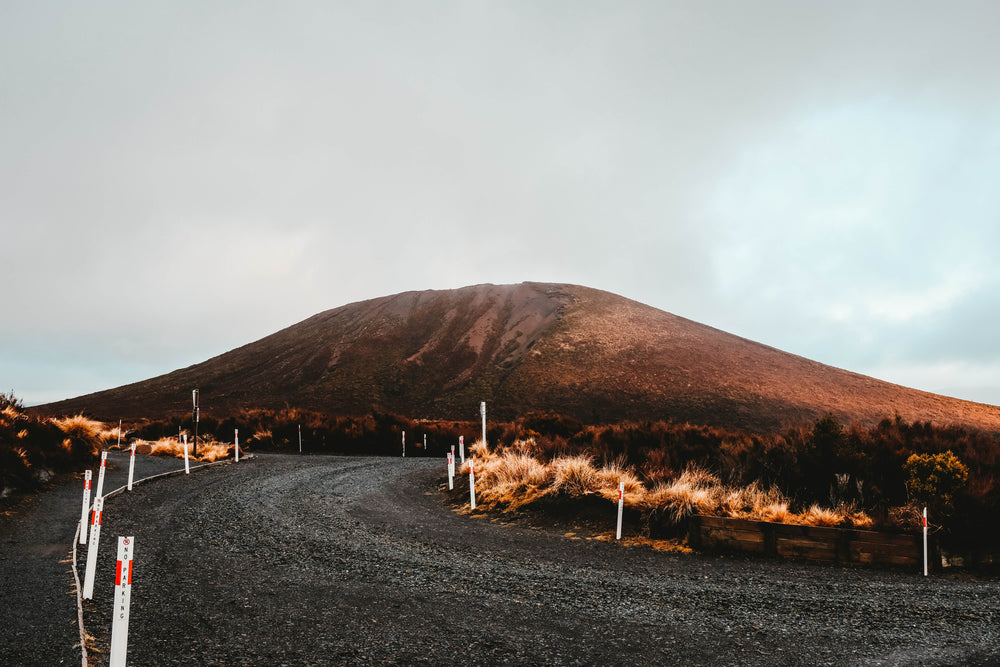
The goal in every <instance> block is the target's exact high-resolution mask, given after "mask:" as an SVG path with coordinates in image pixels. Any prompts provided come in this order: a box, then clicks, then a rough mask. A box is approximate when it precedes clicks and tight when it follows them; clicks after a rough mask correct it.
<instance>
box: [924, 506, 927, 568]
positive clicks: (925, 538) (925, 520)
mask: <svg viewBox="0 0 1000 667" xmlns="http://www.w3.org/2000/svg"><path fill="white" fill-rule="evenodd" d="M924 576H925V577H926V576H927V508H926V507H925V508H924Z"/></svg>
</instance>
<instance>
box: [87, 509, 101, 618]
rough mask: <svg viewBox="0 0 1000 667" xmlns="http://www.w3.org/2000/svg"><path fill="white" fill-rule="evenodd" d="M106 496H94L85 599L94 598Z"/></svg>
mask: <svg viewBox="0 0 1000 667" xmlns="http://www.w3.org/2000/svg"><path fill="white" fill-rule="evenodd" d="M103 514H104V498H102V497H101V496H97V497H96V498H94V518H93V520H92V521H91V522H90V544H88V545H87V570H86V572H85V573H84V577H83V599H85V600H93V599H94V577H95V576H96V575H97V549H98V546H99V545H100V542H101V519H102V516H103Z"/></svg>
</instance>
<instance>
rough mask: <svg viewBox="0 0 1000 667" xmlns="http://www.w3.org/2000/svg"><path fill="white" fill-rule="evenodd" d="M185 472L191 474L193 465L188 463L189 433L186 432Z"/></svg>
mask: <svg viewBox="0 0 1000 667" xmlns="http://www.w3.org/2000/svg"><path fill="white" fill-rule="evenodd" d="M184 474H185V475H190V474H191V465H190V464H189V463H188V434H187V433H185V434H184Z"/></svg>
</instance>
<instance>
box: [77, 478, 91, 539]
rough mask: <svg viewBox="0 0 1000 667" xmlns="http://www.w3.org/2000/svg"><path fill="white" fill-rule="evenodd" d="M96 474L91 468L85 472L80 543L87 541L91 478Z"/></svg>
mask: <svg viewBox="0 0 1000 667" xmlns="http://www.w3.org/2000/svg"><path fill="white" fill-rule="evenodd" d="M93 476H94V474H93V473H92V472H90V471H89V470H87V471H85V472H84V473H83V509H82V510H81V511H80V544H86V543H87V510H89V509H90V480H91V479H92V478H93Z"/></svg>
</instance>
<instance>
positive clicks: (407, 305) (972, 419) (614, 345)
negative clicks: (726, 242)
mask: <svg viewBox="0 0 1000 667" xmlns="http://www.w3.org/2000/svg"><path fill="white" fill-rule="evenodd" d="M195 387H198V388H199V389H200V391H201V397H202V409H203V411H204V412H206V413H211V414H213V415H216V416H224V415H226V414H229V413H230V412H232V411H234V410H236V409H238V408H241V407H265V408H280V407H285V406H292V407H301V408H308V409H313V410H318V411H323V412H329V413H339V414H359V413H363V412H367V411H369V410H371V409H373V408H375V409H378V410H381V411H386V412H392V413H397V414H403V415H407V416H410V417H426V418H442V419H476V418H478V413H479V401H480V400H486V401H489V402H490V406H491V407H490V415H491V416H492V417H494V418H497V419H509V418H513V417H515V416H517V415H519V414H524V413H525V412H529V411H538V410H552V411H556V412H561V413H565V414H568V415H572V416H574V417H576V418H578V419H581V420H583V421H586V422H605V421H614V420H620V419H636V420H647V419H670V420H675V421H689V422H694V423H706V424H713V425H718V426H730V427H740V428H748V429H752V430H770V429H773V428H777V427H780V426H782V425H786V424H791V423H798V422H802V421H806V420H811V419H814V418H815V417H817V416H818V415H821V414H823V413H824V412H828V411H831V412H834V413H835V414H838V415H839V416H841V417H842V418H844V419H849V420H856V421H860V422H864V423H871V422H875V421H878V420H880V419H882V418H884V417H893V416H894V415H897V414H898V415H899V416H901V417H903V418H904V419H907V420H921V421H932V422H934V423H937V424H964V425H969V426H975V427H979V428H984V429H987V430H991V431H1000V408H997V407H994V406H989V405H983V404H978V403H971V402H968V401H961V400H958V399H953V398H947V397H944V396H938V395H935V394H930V393H926V392H921V391H917V390H914V389H907V388H905V387H900V386H897V385H893V384H889V383H886V382H882V381H879V380H875V379H873V378H869V377H865V376H863V375H858V374H855V373H850V372H847V371H844V370H840V369H837V368H833V367H830V366H825V365H823V364H820V363H817V362H814V361H810V360H808V359H804V358H802V357H798V356H795V355H791V354H788V353H785V352H781V351H780V350H776V349H774V348H771V347H767V346H766V345H761V344H759V343H755V342H753V341H749V340H746V339H743V338H739V337H737V336H733V335H731V334H728V333H725V332H723V331H719V330H718V329H713V328H711V327H708V326H705V325H703V324H698V323H697V322H692V321H690V320H686V319H684V318H681V317H677V316H676V315H672V314H670V313H667V312H664V311H661V310H657V309H655V308H652V307H650V306H646V305H643V304H641V303H637V302H635V301H631V300H628V299H625V298H623V297H620V296H616V295H614V294H610V293H608V292H602V291H599V290H594V289H590V288H586V287H579V286H576V285H563V284H547V283H522V284H520V285H478V286H474V287H465V288H462V289H456V290H446V291H424V292H406V293H403V294H398V295H395V296H388V297H382V298H378V299H372V300H369V301H362V302H359V303H353V304H349V305H346V306H341V307H340V308H335V309H333V310H329V311H326V312H324V313H320V314H318V315H315V316H313V317H311V318H309V319H307V320H305V321H303V322H301V323H299V324H296V325H294V326H291V327H289V328H287V329H284V330H282V331H279V332H278V333H275V334H273V335H271V336H268V337H266V338H263V339H261V340H259V341H257V342H254V343H250V344H249V345H245V346H243V347H240V348H238V349H235V350H232V351H230V352H227V353H225V354H222V355H220V356H218V357H215V358H213V359H209V360H208V361H205V362H203V363H201V364H197V365H194V366H191V367H188V368H184V369H181V370H177V371H174V372H172V373H169V374H167V375H163V376H160V377H157V378H153V379H150V380H146V381H144V382H138V383H135V384H132V385H127V386H124V387H119V388H117V389H110V390H107V391H102V392H98V393H95V394H90V395H87V396H82V397H79V398H74V399H69V400H66V401H61V402H59V403H53V404H50V405H47V406H42V407H40V408H39V410H41V411H43V412H49V413H73V412H79V411H83V412H86V413H88V414H91V415H93V416H96V417H102V418H106V419H116V418H119V417H124V418H140V417H160V416H164V415H166V414H171V413H183V412H186V411H189V410H190V395H191V389H193V388H195Z"/></svg>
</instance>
